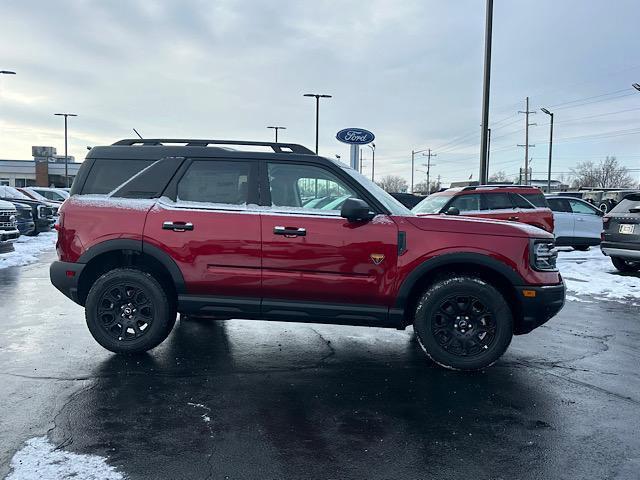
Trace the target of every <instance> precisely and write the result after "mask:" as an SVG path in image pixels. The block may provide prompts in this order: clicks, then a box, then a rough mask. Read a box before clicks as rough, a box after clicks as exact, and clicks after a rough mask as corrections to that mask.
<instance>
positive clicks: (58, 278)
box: [49, 261, 85, 305]
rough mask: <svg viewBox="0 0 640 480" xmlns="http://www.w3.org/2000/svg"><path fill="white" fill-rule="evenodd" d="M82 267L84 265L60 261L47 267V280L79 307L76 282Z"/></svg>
mask: <svg viewBox="0 0 640 480" xmlns="http://www.w3.org/2000/svg"><path fill="white" fill-rule="evenodd" d="M84 267H85V264H84V263H71V262H60V261H55V262H53V263H52V264H51V266H50V267H49V278H51V283H52V284H53V286H54V287H56V288H57V289H58V290H60V291H61V292H62V293H64V294H65V295H66V296H67V297H69V298H70V299H71V300H73V301H74V302H76V303H77V304H79V305H80V301H79V299H78V280H79V279H80V275H81V274H82V270H83V269H84Z"/></svg>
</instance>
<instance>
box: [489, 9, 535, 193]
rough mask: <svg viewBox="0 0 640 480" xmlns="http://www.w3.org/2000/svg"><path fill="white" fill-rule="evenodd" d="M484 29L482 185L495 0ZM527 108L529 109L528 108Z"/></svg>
mask: <svg viewBox="0 0 640 480" xmlns="http://www.w3.org/2000/svg"><path fill="white" fill-rule="evenodd" d="M485 15H486V17H485V30H484V76H483V82H482V137H481V139H480V185H486V184H487V182H488V168H487V163H488V158H489V153H488V152H489V96H490V82H491V37H492V30H493V0H487V4H486V12H485ZM527 110H529V109H528V108H527Z"/></svg>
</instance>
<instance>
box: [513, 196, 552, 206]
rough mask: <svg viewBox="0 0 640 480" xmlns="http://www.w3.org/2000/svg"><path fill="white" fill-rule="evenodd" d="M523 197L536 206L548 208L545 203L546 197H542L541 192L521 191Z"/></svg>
mask: <svg viewBox="0 0 640 480" xmlns="http://www.w3.org/2000/svg"><path fill="white" fill-rule="evenodd" d="M520 195H522V196H523V197H524V198H526V199H527V200H529V201H530V202H531V203H533V204H534V205H535V206H536V207H539V208H549V205H548V204H547V199H546V198H544V195H543V194H542V193H521V194H520Z"/></svg>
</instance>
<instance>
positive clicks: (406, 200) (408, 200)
mask: <svg viewBox="0 0 640 480" xmlns="http://www.w3.org/2000/svg"><path fill="white" fill-rule="evenodd" d="M389 195H391V196H392V197H393V198H395V199H396V200H398V201H399V202H400V203H401V204H403V205H404V206H405V207H407V208H409V209H411V208H413V207H415V206H416V205H417V204H419V203H420V202H421V201H422V200H424V198H425V197H423V196H421V195H415V194H413V193H401V192H390V193H389Z"/></svg>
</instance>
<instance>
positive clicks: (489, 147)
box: [487, 128, 491, 183]
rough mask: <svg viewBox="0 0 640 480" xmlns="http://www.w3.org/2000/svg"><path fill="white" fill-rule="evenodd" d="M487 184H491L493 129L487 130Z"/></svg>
mask: <svg viewBox="0 0 640 480" xmlns="http://www.w3.org/2000/svg"><path fill="white" fill-rule="evenodd" d="M487 132H488V133H489V135H488V136H487V183H489V156H490V154H491V129H490V128H487Z"/></svg>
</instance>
